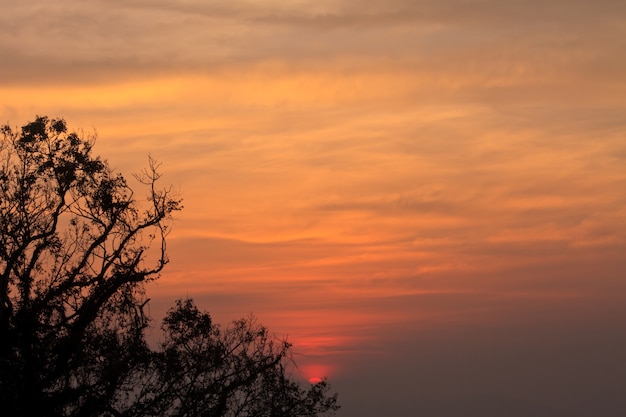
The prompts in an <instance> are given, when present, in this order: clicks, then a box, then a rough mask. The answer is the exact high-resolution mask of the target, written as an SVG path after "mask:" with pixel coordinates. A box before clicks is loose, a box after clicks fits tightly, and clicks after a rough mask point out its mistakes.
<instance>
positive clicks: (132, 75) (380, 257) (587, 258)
mask: <svg viewBox="0 0 626 417" xmlns="http://www.w3.org/2000/svg"><path fill="white" fill-rule="evenodd" d="M0 6H1V9H2V14H0V124H5V123H8V124H10V125H11V126H22V125H23V124H25V123H27V122H28V121H31V120H33V119H34V117H35V116H36V115H47V116H50V117H62V118H64V119H65V120H66V121H67V123H68V125H69V126H70V128H71V129H82V130H83V131H84V132H85V134H86V135H87V134H92V133H93V132H97V142H96V146H95V152H96V153H98V154H100V155H102V156H103V157H105V158H106V159H108V160H109V162H110V164H111V166H113V167H114V168H116V169H117V170H119V171H121V172H122V173H124V174H125V175H126V176H128V177H132V173H136V172H138V171H140V170H141V169H142V168H143V167H145V166H146V165H147V161H148V155H151V156H152V157H154V158H155V159H157V160H159V161H160V162H161V163H162V169H161V171H162V172H163V174H164V176H163V182H164V185H167V184H172V185H173V187H174V189H175V190H176V191H177V192H179V193H180V195H181V196H182V198H183V199H184V206H185V208H184V210H183V211H182V212H180V213H178V214H177V219H176V221H175V223H174V224H173V230H172V233H171V234H170V237H169V240H168V250H169V254H170V258H171V263H170V264H169V265H168V267H167V268H166V271H165V272H164V274H163V276H162V278H161V279H160V280H159V281H157V282H156V283H154V284H151V285H150V287H149V289H148V295H149V296H150V297H151V299H152V304H151V311H152V314H153V316H154V317H155V318H156V319H158V318H159V317H160V316H162V314H163V313H164V312H165V311H166V309H167V308H168V306H170V305H172V303H173V301H174V299H176V298H179V297H187V296H189V297H192V298H194V299H195V300H196V301H197V303H198V305H199V306H200V307H201V308H202V309H204V310H208V311H209V312H210V313H211V315H212V316H213V317H214V318H215V320H216V321H218V322H221V323H227V322H228V321H230V320H232V319H236V318H239V317H241V316H247V315H248V314H254V315H255V316H256V317H257V318H258V320H259V321H260V322H261V323H263V324H265V325H266V326H268V327H269V329H270V331H272V332H274V333H276V334H277V335H278V336H281V337H282V336H287V337H288V339H289V340H290V341H291V342H293V343H294V348H295V353H296V355H295V359H296V361H297V363H298V364H299V370H300V373H301V378H302V379H303V380H306V379H308V378H313V377H322V376H328V378H329V380H330V382H331V385H332V387H333V388H334V389H336V390H337V391H339V399H340V403H341V404H342V406H343V407H342V410H341V411H340V413H339V416H343V417H381V416H390V417H422V416H424V417H457V416H458V417H461V416H463V417H526V416H534V417H537V416H539V417H541V416H545V417H558V416H564V417H591V416H593V417H617V416H620V415H624V414H623V413H624V412H626V395H624V387H625V386H626V2H624V1H623V0H620V1H617V0H615V1H613V0H595V1H593V0H543V1H537V0H523V1H522V0H498V1H496V0H482V1H479V0H476V1H470V0H439V1H426V0H384V1H383V0H371V1H356V0H315V1H313V0H297V1H288V0H283V1H278V0H247V1H240V0H230V1H220V2H218V1H213V0H205V1H201V0H179V1H175V0H168V1H165V0H152V1H148V0H136V1H114V0H107V1H104V0H100V1H98V0H86V1H81V2H75V1H69V0H55V1H44V0H32V1H31V0H24V1H14V0H0Z"/></svg>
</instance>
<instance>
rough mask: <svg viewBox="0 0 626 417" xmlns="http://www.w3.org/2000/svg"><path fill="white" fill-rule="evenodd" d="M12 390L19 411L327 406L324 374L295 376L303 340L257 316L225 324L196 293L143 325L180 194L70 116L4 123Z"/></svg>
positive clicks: (1, 180)
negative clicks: (153, 339) (115, 155)
mask: <svg viewBox="0 0 626 417" xmlns="http://www.w3.org/2000/svg"><path fill="white" fill-rule="evenodd" d="M0 132H1V135H2V137H1V140H2V142H0V400H1V401H2V405H3V415H7V416H26V415H39V416H190V417H191V416H194V417H195V416H258V417H263V416H268V417H274V416H310V417H313V416H318V415H323V414H327V413H333V412H334V411H336V410H337V409H338V408H339V407H338V406H337V402H336V394H334V395H333V394H330V393H329V387H328V385H327V383H326V381H322V382H321V383H318V384H313V385H310V386H305V387H303V386H301V385H300V384H299V383H298V382H297V381H296V380H295V379H293V378H291V377H290V371H289V369H290V351H291V345H290V344H289V343H287V342H286V341H284V340H279V339H276V338H274V337H272V336H271V335H270V334H269V333H268V331H267V329H266V328H264V327H263V326H261V325H259V324H258V323H256V322H255V321H254V320H253V319H250V318H249V319H242V320H238V321H235V322H233V323H232V324H231V325H230V326H227V327H225V328H221V327H220V326H218V325H216V324H214V323H213V322H212V320H211V317H210V315H209V314H207V313H205V312H201V311H200V310H199V309H198V308H197V307H196V306H195V304H194V303H193V301H192V300H190V299H188V300H179V301H177V302H176V304H175V305H174V306H173V307H172V309H171V310H170V311H169V312H168V313H167V315H166V317H165V318H164V320H163V324H162V330H163V336H162V341H161V343H160V344H159V345H158V346H157V347H156V348H153V347H151V346H150V344H149V343H148V342H147V340H146V337H145V333H146V329H147V327H148V326H149V317H148V316H147V314H146V312H145V306H146V304H147V303H148V298H147V296H146V294H145V284H146V283H147V282H149V281H151V280H154V279H156V278H158V276H159V273H160V272H161V271H162V269H163V268H164V266H165V265H166V264H167V263H168V257H167V251H166V237H167V234H168V224H169V222H170V221H171V219H172V215H173V213H175V212H176V211H178V210H180V209H181V208H182V206H181V200H180V199H179V198H178V197H177V196H176V195H175V193H173V192H172V190H171V189H167V188H159V186H158V182H159V179H160V173H159V172H158V168H159V166H158V164H157V163H156V162H154V161H153V160H150V162H149V166H148V168H146V169H145V170H144V171H143V172H142V173H140V174H138V175H136V179H138V180H139V182H140V183H141V184H143V185H144V186H145V188H146V190H147V197H146V198H145V199H137V198H136V196H135V193H134V191H133V190H132V189H131V188H130V187H129V185H128V183H127V181H126V180H125V178H124V177H123V176H122V175H121V174H119V173H116V172H114V170H112V169H111V168H110V167H109V165H108V163H107V162H106V161H105V160H102V159H101V158H99V157H97V156H94V155H93V154H92V147H93V144H94V138H93V137H87V138H84V137H81V136H80V135H79V134H77V133H76V132H68V129H67V126H66V123H65V121H64V120H62V119H49V118H47V117H37V118H36V120H34V121H33V122H31V123H28V124H26V125H25V126H23V127H22V128H21V129H13V128H11V127H10V126H8V125H7V126H3V127H2V128H1V129H0Z"/></svg>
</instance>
